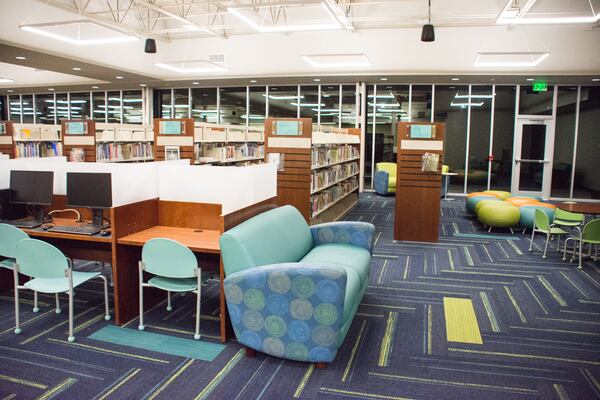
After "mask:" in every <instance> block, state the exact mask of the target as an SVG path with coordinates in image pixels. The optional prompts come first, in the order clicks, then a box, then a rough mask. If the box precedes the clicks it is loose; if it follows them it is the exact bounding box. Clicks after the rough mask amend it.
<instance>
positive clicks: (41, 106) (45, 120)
mask: <svg viewBox="0 0 600 400" xmlns="http://www.w3.org/2000/svg"><path fill="white" fill-rule="evenodd" d="M35 113H36V122H37V123H38V124H49V125H53V124H54V95H53V94H36V95H35Z"/></svg>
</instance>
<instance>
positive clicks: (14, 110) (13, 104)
mask: <svg viewBox="0 0 600 400" xmlns="http://www.w3.org/2000/svg"><path fill="white" fill-rule="evenodd" d="M8 107H9V114H10V115H9V119H10V120H11V121H12V122H17V123H20V122H21V96H19V95H17V96H8Z"/></svg>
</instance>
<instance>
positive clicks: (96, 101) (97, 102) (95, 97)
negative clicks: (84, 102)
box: [92, 92, 106, 122]
mask: <svg viewBox="0 0 600 400" xmlns="http://www.w3.org/2000/svg"><path fill="white" fill-rule="evenodd" d="M92 104H93V108H94V109H93V111H92V114H93V118H94V119H95V120H96V122H106V92H94V93H92Z"/></svg>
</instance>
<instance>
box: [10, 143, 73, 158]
mask: <svg viewBox="0 0 600 400" xmlns="http://www.w3.org/2000/svg"><path fill="white" fill-rule="evenodd" d="M15 151H16V154H15V158H21V157H56V156H62V143H61V142H18V143H16V144H15Z"/></svg>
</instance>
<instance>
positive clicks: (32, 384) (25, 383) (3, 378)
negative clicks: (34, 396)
mask: <svg viewBox="0 0 600 400" xmlns="http://www.w3.org/2000/svg"><path fill="white" fill-rule="evenodd" d="M0 381H5V382H12V383H18V384H19V385H23V386H29V387H33V388H36V389H44V390H45V389H48V386H46V385H44V384H43V383H36V382H33V381H28V380H27V379H19V378H13V377H12V376H8V375H0Z"/></svg>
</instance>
